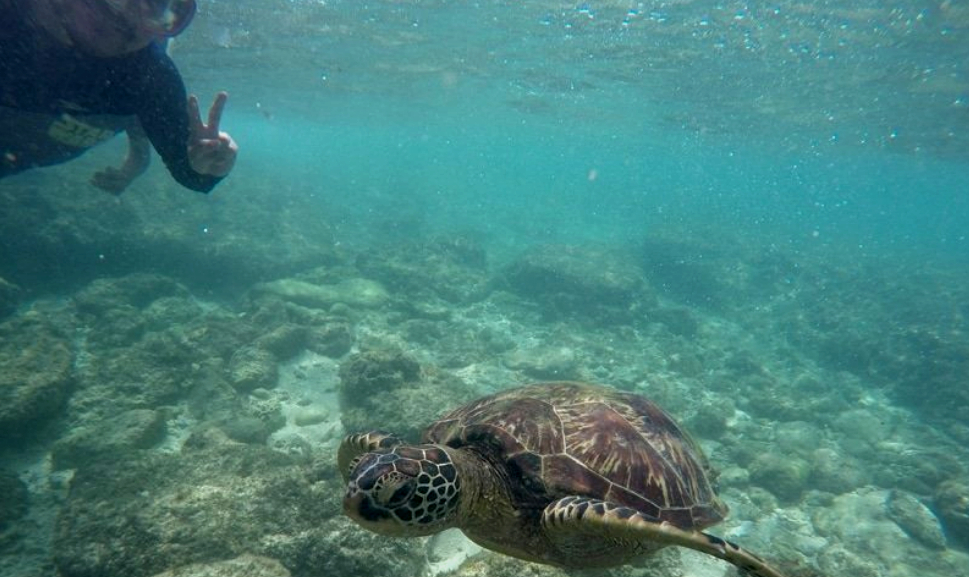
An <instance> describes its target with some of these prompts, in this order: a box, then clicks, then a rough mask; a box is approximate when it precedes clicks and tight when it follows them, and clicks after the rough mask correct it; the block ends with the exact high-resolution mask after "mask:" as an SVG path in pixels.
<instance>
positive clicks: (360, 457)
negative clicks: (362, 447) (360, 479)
mask: <svg viewBox="0 0 969 577" xmlns="http://www.w3.org/2000/svg"><path fill="white" fill-rule="evenodd" d="M365 456H366V453H364V454H363V455H357V456H356V457H354V458H353V460H352V461H350V464H349V465H347V477H352V476H353V471H354V470H355V469H356V468H357V465H359V464H360V461H362V460H363V458H364V457H365Z"/></svg>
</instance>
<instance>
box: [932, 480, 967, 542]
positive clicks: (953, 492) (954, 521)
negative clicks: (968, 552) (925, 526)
mask: <svg viewBox="0 0 969 577" xmlns="http://www.w3.org/2000/svg"><path fill="white" fill-rule="evenodd" d="M935 508H936V509H937V510H938V511H939V516H940V517H941V518H942V523H943V525H944V526H945V530H946V535H948V536H949V538H950V539H952V541H953V542H954V543H959V544H960V545H961V546H962V547H965V548H967V549H969V483H966V482H965V481H961V480H955V479H951V480H948V481H945V482H943V483H941V484H940V485H939V488H938V489H936V491H935Z"/></svg>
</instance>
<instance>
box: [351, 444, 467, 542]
mask: <svg viewBox="0 0 969 577" xmlns="http://www.w3.org/2000/svg"><path fill="white" fill-rule="evenodd" d="M460 488H461V483H460V479H458V473H457V470H456V469H455V467H454V462H453V461H452V459H451V456H450V455H449V454H448V452H447V450H446V449H445V448H444V447H442V446H440V445H398V446H395V447H390V448H387V449H381V450H379V451H376V452H371V453H364V454H362V455H360V456H359V457H357V458H356V459H354V460H353V462H352V463H351V464H350V471H349V477H348V479H347V492H346V495H344V497H343V511H344V512H345V513H346V514H347V516H348V517H350V518H351V519H353V520H354V521H356V522H357V523H358V524H359V525H360V526H362V527H364V528H365V529H369V530H370V531H373V532H375V533H380V534H383V535H391V536H397V537H418V536H423V535H430V534H433V533H437V532H439V531H443V530H444V529H447V528H448V527H451V526H453V524H454V517H455V514H456V513H457V510H458V500H459V494H460Z"/></svg>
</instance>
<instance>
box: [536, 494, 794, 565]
mask: <svg viewBox="0 0 969 577" xmlns="http://www.w3.org/2000/svg"><path fill="white" fill-rule="evenodd" d="M542 528H543V529H544V531H545V534H546V536H547V537H548V539H549V540H550V541H551V542H552V543H553V544H554V545H555V547H557V548H558V549H559V550H561V551H563V552H569V551H574V552H575V554H576V555H577V556H579V557H584V558H586V559H589V558H590V553H591V556H592V557H595V556H597V555H596V554H597V553H599V554H601V555H608V554H609V553H615V554H616V555H619V556H622V555H623V554H624V553H626V554H628V553H630V552H635V553H638V554H641V555H645V554H648V553H651V552H653V551H655V550H657V549H659V548H661V547H664V546H666V545H677V546H680V547H688V548H690V549H695V550H697V551H700V552H702V553H706V554H708V555H713V556H714V557H717V558H719V559H723V560H724V561H727V562H728V563H731V564H733V565H735V566H737V567H738V568H739V569H740V572H741V575H745V576H747V577H785V575H784V574H783V573H780V572H779V571H778V570H776V569H774V568H773V567H771V566H770V565H768V564H767V563H766V562H764V561H763V560H762V559H760V558H759V557H757V556H756V555H754V554H752V553H749V552H748V551H746V550H744V549H741V548H740V547H738V546H737V545H735V544H733V543H731V542H729V541H725V540H723V539H720V538H719V537H714V536H713V535H708V534H706V533H703V532H700V531H690V530H683V529H680V528H677V527H676V526H674V525H672V524H670V523H668V522H664V521H657V520H656V519H652V518H650V517H649V516H647V515H644V514H642V513H640V512H638V511H636V510H634V509H631V508H629V507H622V506H619V505H614V504H612V503H609V502H607V501H602V500H600V499H589V498H585V497H565V498H563V499H559V500H558V501H554V502H552V503H550V504H549V505H548V506H547V507H546V508H545V511H544V512H543V513H542ZM630 550H631V551H630ZM569 556H572V555H569Z"/></svg>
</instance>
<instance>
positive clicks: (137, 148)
mask: <svg viewBox="0 0 969 577" xmlns="http://www.w3.org/2000/svg"><path fill="white" fill-rule="evenodd" d="M125 132H126V133H127V136H128V155H127V156H126V157H125V161H124V164H122V165H121V166H120V167H118V168H114V167H112V166H108V167H105V168H104V169H103V170H99V171H98V172H95V173H94V175H93V176H92V177H91V184H93V185H94V186H96V187H98V188H100V189H101V190H104V191H107V192H110V193H111V194H114V195H116V196H117V195H120V194H121V193H122V192H124V190H125V189H126V188H128V185H130V184H131V183H132V182H134V180H135V179H136V178H138V177H139V176H141V175H142V174H144V172H145V171H146V170H148V165H149V164H150V163H151V143H150V142H149V141H148V136H146V135H145V131H144V129H142V128H141V123H139V122H138V120H137V119H132V122H131V123H130V124H129V125H128V127H127V128H126V129H125Z"/></svg>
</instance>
